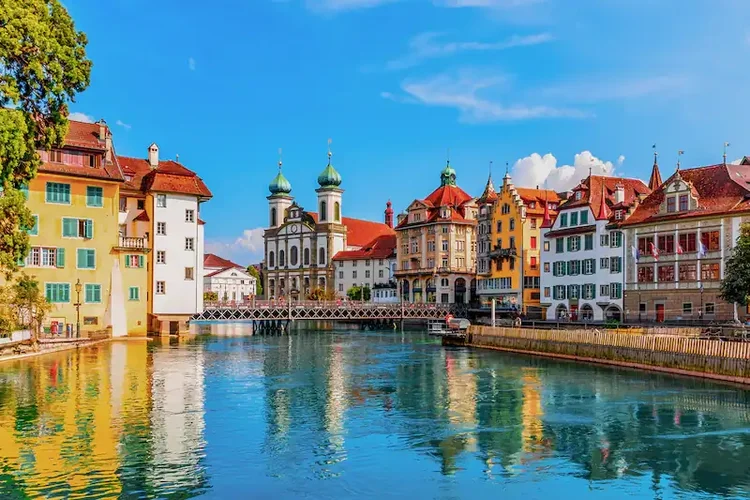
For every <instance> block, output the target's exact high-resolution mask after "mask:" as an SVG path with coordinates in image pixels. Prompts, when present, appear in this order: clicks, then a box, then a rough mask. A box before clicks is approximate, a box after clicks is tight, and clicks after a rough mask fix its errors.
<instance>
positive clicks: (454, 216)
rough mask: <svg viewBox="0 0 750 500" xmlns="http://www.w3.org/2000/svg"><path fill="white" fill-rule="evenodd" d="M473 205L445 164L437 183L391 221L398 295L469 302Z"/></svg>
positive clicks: (474, 223)
mask: <svg viewBox="0 0 750 500" xmlns="http://www.w3.org/2000/svg"><path fill="white" fill-rule="evenodd" d="M477 212H478V205H477V202H476V200H475V199H474V198H472V197H471V196H470V195H468V194H467V193H466V192H465V191H464V190H463V189H461V188H459V187H458V186H457V185H456V171H455V170H454V169H453V167H451V166H450V162H448V164H447V165H446V166H445V168H444V169H443V171H442V172H441V174H440V186H439V187H438V188H437V189H435V191H433V192H432V193H430V194H429V195H428V196H427V197H426V198H424V199H421V200H420V199H417V200H414V201H413V202H412V203H411V204H410V205H409V207H408V208H407V211H406V213H404V214H400V215H399V216H398V225H397V226H396V234H397V236H398V239H397V247H396V254H397V265H396V266H397V268H396V278H397V279H398V281H399V286H400V288H401V295H402V298H403V300H404V301H408V302H428V303H429V302H440V303H444V304H446V303H467V304H468V303H469V301H470V299H471V298H472V296H473V295H474V292H475V284H476V279H475V277H476V262H475V260H476V238H475V236H474V234H475V231H476V226H477V216H478V214H477Z"/></svg>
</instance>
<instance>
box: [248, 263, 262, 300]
mask: <svg viewBox="0 0 750 500" xmlns="http://www.w3.org/2000/svg"><path fill="white" fill-rule="evenodd" d="M247 274H249V275H250V276H252V277H254V278H255V295H257V296H260V295H263V281H262V280H261V278H260V272H259V271H258V268H257V267H255V266H254V265H252V264H251V265H249V266H247Z"/></svg>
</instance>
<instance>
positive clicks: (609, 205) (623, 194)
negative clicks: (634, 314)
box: [541, 175, 651, 321]
mask: <svg viewBox="0 0 750 500" xmlns="http://www.w3.org/2000/svg"><path fill="white" fill-rule="evenodd" d="M650 193H651V189H649V187H648V186H646V185H645V184H644V183H643V182H642V181H640V180H638V179H628V178H622V177H606V176H598V175H591V176H589V177H587V178H586V179H584V180H582V181H581V182H580V184H578V185H577V186H576V187H574V188H573V190H572V193H571V195H570V197H569V198H568V199H567V200H566V201H565V202H563V203H562V204H561V205H560V206H559V207H558V214H557V217H555V218H554V219H552V218H550V219H549V222H548V223H545V224H543V228H542V244H543V248H542V266H543V269H542V273H541V288H542V297H541V301H542V306H543V307H546V308H547V319H570V320H573V321H604V320H610V319H612V320H620V321H621V320H623V319H624V316H625V315H624V310H623V283H624V279H623V278H624V267H623V258H624V255H625V245H624V241H623V240H624V238H623V234H622V230H621V229H620V226H621V224H622V223H623V222H625V221H626V220H628V218H629V217H632V216H633V215H634V211H635V210H637V207H638V205H639V204H640V203H641V202H642V201H643V200H644V199H645V198H646V197H647V196H648V195H649V194H650Z"/></svg>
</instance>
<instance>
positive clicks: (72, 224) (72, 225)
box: [63, 217, 78, 238]
mask: <svg viewBox="0 0 750 500" xmlns="http://www.w3.org/2000/svg"><path fill="white" fill-rule="evenodd" d="M77 232H78V223H77V222H76V220H75V219H69V218H67V217H64V218H63V237H66V238H72V237H75V236H78V234H77Z"/></svg>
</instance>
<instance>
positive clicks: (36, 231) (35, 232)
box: [29, 215, 39, 236]
mask: <svg viewBox="0 0 750 500" xmlns="http://www.w3.org/2000/svg"><path fill="white" fill-rule="evenodd" d="M33 217H34V226H33V227H32V228H31V229H30V230H29V235H30V236H37V235H38V234H39V216H38V215H34V216H33Z"/></svg>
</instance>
